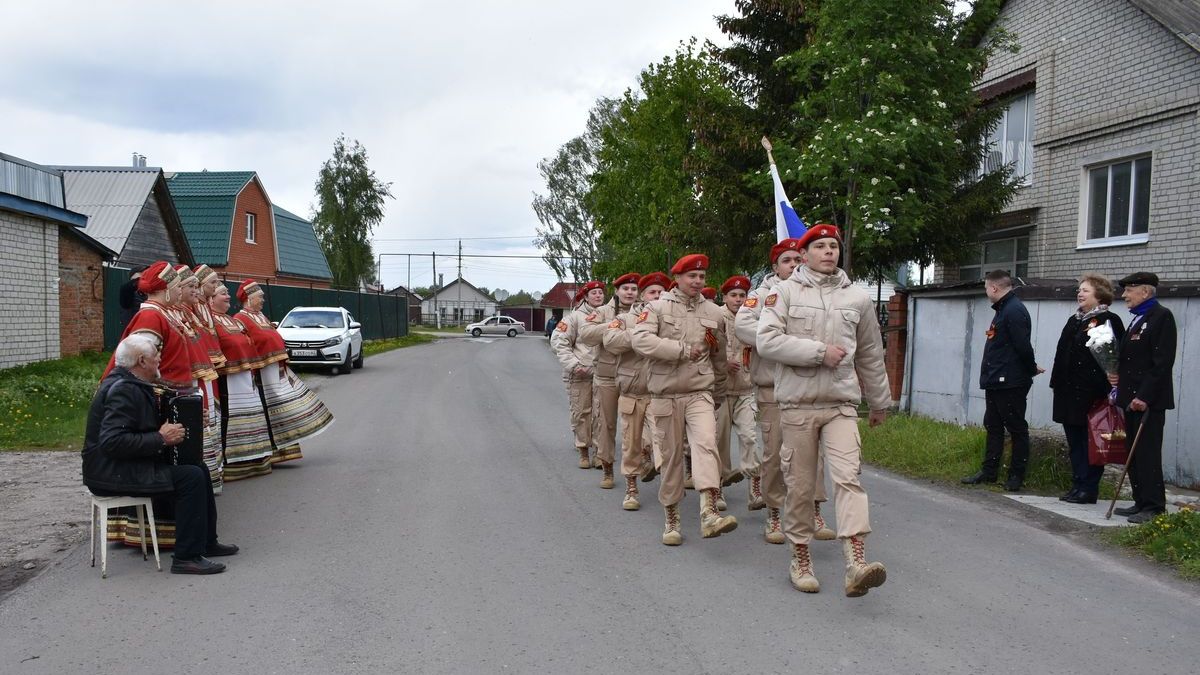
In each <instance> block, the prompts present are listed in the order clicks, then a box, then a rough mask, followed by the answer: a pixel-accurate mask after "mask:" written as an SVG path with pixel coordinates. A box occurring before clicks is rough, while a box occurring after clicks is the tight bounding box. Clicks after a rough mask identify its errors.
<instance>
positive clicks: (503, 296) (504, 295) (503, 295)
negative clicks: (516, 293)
mask: <svg viewBox="0 0 1200 675" xmlns="http://www.w3.org/2000/svg"><path fill="white" fill-rule="evenodd" d="M492 295H493V296H495V298H496V299H497V300H499V301H500V302H504V301H505V300H507V299H508V291H506V290H504V289H503V288H501V289H500V290H498V291H496V292H495V293H492Z"/></svg>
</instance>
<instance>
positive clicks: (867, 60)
mask: <svg viewBox="0 0 1200 675" xmlns="http://www.w3.org/2000/svg"><path fill="white" fill-rule="evenodd" d="M870 62H871V59H868V58H867V57H865V56H864V57H863V58H862V61H859V62H858V65H860V66H865V65H867V64H868V63H870Z"/></svg>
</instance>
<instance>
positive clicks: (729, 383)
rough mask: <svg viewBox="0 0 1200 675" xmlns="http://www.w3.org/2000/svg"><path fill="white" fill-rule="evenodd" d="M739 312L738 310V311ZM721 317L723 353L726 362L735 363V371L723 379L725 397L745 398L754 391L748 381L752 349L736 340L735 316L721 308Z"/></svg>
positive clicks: (725, 308)
mask: <svg viewBox="0 0 1200 675" xmlns="http://www.w3.org/2000/svg"><path fill="white" fill-rule="evenodd" d="M739 311H740V310H739ZM721 317H722V318H724V319H725V352H726V354H727V355H728V356H727V360H728V361H734V362H736V363H737V364H738V365H739V366H740V367H739V368H738V369H737V370H728V371H727V373H726V379H725V395H726V396H746V395H747V394H750V393H752V392H753V391H754V383H753V382H751V381H750V360H751V358H750V357H751V354H753V351H754V350H753V349H751V347H750V345H748V344H745V343H743V342H742V341H741V340H740V339H738V336H737V331H736V330H735V329H734V326H735V321H736V320H737V315H736V314H734V313H733V312H731V311H729V308H728V307H725V306H724V305H722V306H721Z"/></svg>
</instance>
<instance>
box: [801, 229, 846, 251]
mask: <svg viewBox="0 0 1200 675" xmlns="http://www.w3.org/2000/svg"><path fill="white" fill-rule="evenodd" d="M826 237H829V238H832V239H837V240H838V243H841V241H842V233H841V232H839V231H838V229H837V226H835V225H828V224H825V223H818V224H816V225H813V226H812V227H811V228H809V230H808V232H805V233H804V236H803V237H800V248H808V245H809V244H811V243H813V242H814V241H816V240H818V239H825V238H826Z"/></svg>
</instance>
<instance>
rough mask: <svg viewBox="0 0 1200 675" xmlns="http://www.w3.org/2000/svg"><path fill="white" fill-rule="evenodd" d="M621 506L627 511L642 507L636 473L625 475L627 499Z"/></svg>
mask: <svg viewBox="0 0 1200 675" xmlns="http://www.w3.org/2000/svg"><path fill="white" fill-rule="evenodd" d="M621 508H623V509H625V510H626V511H637V510H638V509H640V508H642V504H641V502H639V501H638V487H637V476H636V475H634V474H630V475H628V476H625V501H623V502H621Z"/></svg>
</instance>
